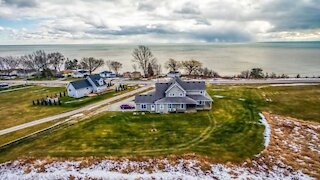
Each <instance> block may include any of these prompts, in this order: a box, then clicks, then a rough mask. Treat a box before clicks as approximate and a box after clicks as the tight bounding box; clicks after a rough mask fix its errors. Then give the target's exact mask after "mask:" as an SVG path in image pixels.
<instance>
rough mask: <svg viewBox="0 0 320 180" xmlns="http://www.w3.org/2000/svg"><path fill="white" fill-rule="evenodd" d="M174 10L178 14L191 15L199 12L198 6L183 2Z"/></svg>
mask: <svg viewBox="0 0 320 180" xmlns="http://www.w3.org/2000/svg"><path fill="white" fill-rule="evenodd" d="M174 12H175V13H179V14H192V15H195V14H196V15H198V14H201V12H200V10H199V7H198V6H197V5H195V4H192V3H185V4H183V6H182V7H181V8H179V9H177V10H175V11H174Z"/></svg>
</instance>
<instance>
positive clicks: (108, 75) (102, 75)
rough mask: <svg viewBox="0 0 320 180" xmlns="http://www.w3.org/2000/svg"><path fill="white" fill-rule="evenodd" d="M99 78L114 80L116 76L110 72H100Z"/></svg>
mask: <svg viewBox="0 0 320 180" xmlns="http://www.w3.org/2000/svg"><path fill="white" fill-rule="evenodd" d="M100 76H101V77H104V78H115V77H116V74H115V73H113V72H111V71H102V72H101V73H100Z"/></svg>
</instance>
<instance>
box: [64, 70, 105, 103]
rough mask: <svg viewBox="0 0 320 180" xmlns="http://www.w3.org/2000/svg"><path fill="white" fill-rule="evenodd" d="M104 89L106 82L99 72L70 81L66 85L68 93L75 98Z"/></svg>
mask: <svg viewBox="0 0 320 180" xmlns="http://www.w3.org/2000/svg"><path fill="white" fill-rule="evenodd" d="M106 89H107V84H106V82H105V81H104V80H103V78H102V77H101V76H100V75H99V74H95V75H90V76H87V77H86V79H82V80H78V81H72V82H70V83H69V84H68V85H67V91H68V95H69V96H70V97H75V98H81V97H84V96H87V95H88V94H91V93H98V92H102V91H105V90H106Z"/></svg>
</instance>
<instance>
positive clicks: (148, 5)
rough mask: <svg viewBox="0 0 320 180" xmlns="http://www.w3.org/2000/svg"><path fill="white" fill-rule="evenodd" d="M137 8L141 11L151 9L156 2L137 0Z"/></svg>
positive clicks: (154, 6) (154, 7)
mask: <svg viewBox="0 0 320 180" xmlns="http://www.w3.org/2000/svg"><path fill="white" fill-rule="evenodd" d="M137 9H138V10H141V11H152V10H154V9H156V4H153V3H152V2H139V3H138V8H137Z"/></svg>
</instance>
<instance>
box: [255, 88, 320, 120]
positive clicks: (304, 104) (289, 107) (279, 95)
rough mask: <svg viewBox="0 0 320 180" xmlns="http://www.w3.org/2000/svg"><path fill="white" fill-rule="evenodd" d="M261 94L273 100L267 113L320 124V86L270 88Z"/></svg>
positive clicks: (263, 90)
mask: <svg viewBox="0 0 320 180" xmlns="http://www.w3.org/2000/svg"><path fill="white" fill-rule="evenodd" d="M261 93H264V94H266V98H269V99H271V102H269V103H267V106H265V107H264V108H263V110H265V111H270V112H273V113H275V114H280V115H285V116H291V117H294V118H298V119H302V120H309V121H316V122H320V86H292V87H268V88H265V89H262V90H261Z"/></svg>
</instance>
